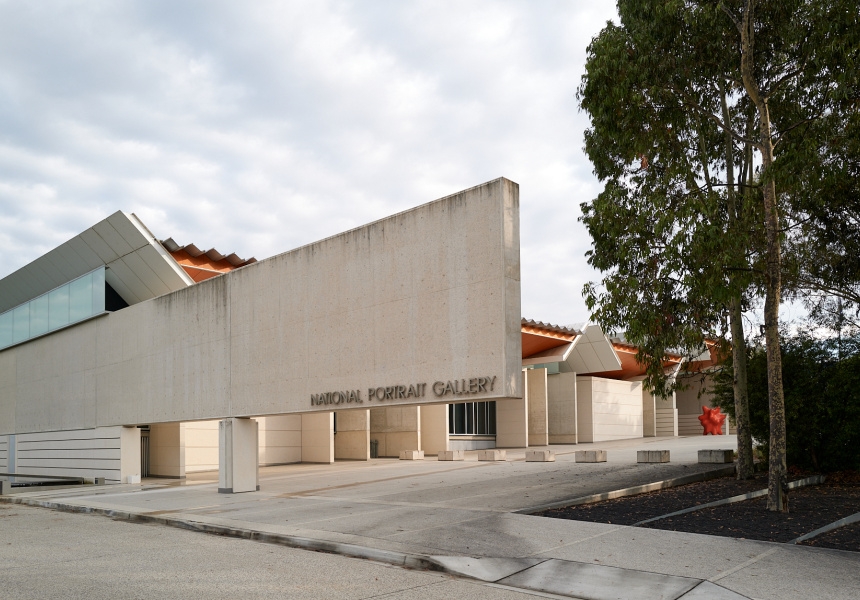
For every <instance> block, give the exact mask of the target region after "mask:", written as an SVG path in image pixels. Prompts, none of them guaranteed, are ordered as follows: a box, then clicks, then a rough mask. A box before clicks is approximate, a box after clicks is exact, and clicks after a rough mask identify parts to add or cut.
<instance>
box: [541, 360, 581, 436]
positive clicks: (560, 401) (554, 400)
mask: <svg viewBox="0 0 860 600" xmlns="http://www.w3.org/2000/svg"><path fill="white" fill-rule="evenodd" d="M546 390H547V393H546V396H547V398H546V403H547V404H546V411H547V422H548V426H549V427H548V429H549V433H548V435H547V437H548V438H549V443H550V444H575V443H576V442H577V441H578V440H577V438H576V417H577V414H576V373H556V374H554V375H548V376H547V378H546Z"/></svg>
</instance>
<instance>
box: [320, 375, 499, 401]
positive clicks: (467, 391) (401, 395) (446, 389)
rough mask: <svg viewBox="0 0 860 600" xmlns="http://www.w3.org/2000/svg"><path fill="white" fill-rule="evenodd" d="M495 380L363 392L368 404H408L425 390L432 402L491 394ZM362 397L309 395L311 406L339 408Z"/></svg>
mask: <svg viewBox="0 0 860 600" xmlns="http://www.w3.org/2000/svg"><path fill="white" fill-rule="evenodd" d="M496 379H497V377H496V376H495V375H494V376H492V377H471V378H469V379H453V380H448V381H434V382H433V384H432V385H429V386H428V384H427V383H426V382H425V383H413V384H409V385H390V386H385V387H370V388H367V396H366V398H367V400H368V402H372V401H378V402H384V401H386V400H408V399H409V398H416V399H417V398H427V397H428V395H427V390H428V388H429V390H430V393H432V394H433V395H434V396H435V397H436V398H440V399H444V398H446V397H449V396H451V397H454V396H469V395H473V394H484V393H487V392H492V391H493V388H495V386H496ZM364 400H365V396H363V395H362V393H361V390H346V391H337V392H323V393H320V394H311V406H323V405H329V404H334V405H340V404H362V403H363V402H364Z"/></svg>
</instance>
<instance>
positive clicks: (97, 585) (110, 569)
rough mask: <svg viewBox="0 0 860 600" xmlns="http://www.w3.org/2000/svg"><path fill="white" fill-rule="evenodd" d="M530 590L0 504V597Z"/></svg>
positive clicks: (498, 594)
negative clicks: (510, 588)
mask: <svg viewBox="0 0 860 600" xmlns="http://www.w3.org/2000/svg"><path fill="white" fill-rule="evenodd" d="M536 597H541V596H536V595H534V594H530V593H525V592H522V591H518V590H509V589H504V588H501V587H499V586H494V585H491V584H482V583H479V582H474V581H470V580H465V579H459V578H455V577H451V576H449V575H442V574H437V573H428V572H422V571H412V570H409V569H404V568H399V567H393V566H389V565H384V564H380V563H375V562H372V561H367V560H359V559H353V558H346V557H343V556H337V555H333V554H324V553H319V552H308V551H304V550H296V549H292V548H285V547H280V546H274V545H271V544H261V543H258V542H251V541H246V540H239V539H233V538H224V537H218V536H214V535H204V534H200V533H194V532H189V531H182V530H180V529H175V528H172V527H161V526H158V525H140V524H134V523H128V522H124V521H113V520H110V519H106V518H104V517H102V516H92V515H83V514H70V513H62V512H56V511H52V510H45V509H40V508H31V507H27V506H15V505H9V504H0V598H3V599H4V600H19V599H21V600H23V599H27V600H36V599H39V600H48V599H54V598H57V599H63V600H73V599H78V598H80V599H87V600H97V599H102V598H104V599H111V600H121V599H132V598H133V599H143V598H146V599H150V598H157V599H159V600H169V599H174V598H175V599H197V598H205V599H206V600H216V599H220V598H224V599H228V598H229V599H234V598H243V599H256V598H291V599H293V598H295V599H301V598H312V599H318V598H355V599H359V598H385V599H386V600H400V599H403V600H406V599H410V600H448V599H451V600H454V599H457V600H466V599H469V598H494V599H495V598H498V599H500V600H526V599H529V600H534V598H536Z"/></svg>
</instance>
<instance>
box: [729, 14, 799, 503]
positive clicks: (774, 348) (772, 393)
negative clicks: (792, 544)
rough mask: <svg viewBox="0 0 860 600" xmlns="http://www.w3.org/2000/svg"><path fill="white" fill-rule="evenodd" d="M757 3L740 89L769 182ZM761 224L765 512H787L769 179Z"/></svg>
mask: <svg viewBox="0 0 860 600" xmlns="http://www.w3.org/2000/svg"><path fill="white" fill-rule="evenodd" d="M754 8H755V0H747V2H746V10H745V11H744V19H743V26H742V27H741V76H742V77H743V82H744V88H745V89H746V92H747V94H748V95H749V97H750V100H752V102H753V104H754V105H755V107H756V111H757V112H758V118H759V145H758V146H759V151H760V152H761V156H762V169H763V171H764V174H765V177H770V168H771V165H772V164H773V138H772V135H771V129H770V112H769V111H768V106H767V98H765V97H763V96H762V94H761V91H760V89H759V85H758V82H757V81H756V79H755V65H754V57H753V48H754V47H755V44H754V38H755V31H754V28H755V25H754V19H753V12H754ZM762 191H763V192H764V193H763V195H764V215H765V216H764V219H765V231H766V235H767V267H766V271H765V300H764V328H765V344H766V347H767V395H768V404H769V408H770V457H769V461H768V462H769V471H768V485H767V488H768V494H767V508H768V510H771V511H780V512H788V488H787V482H786V475H787V471H788V469H787V465H786V460H785V397H784V394H783V388H782V354H781V353H780V347H779V304H780V292H781V289H780V288H781V279H780V271H781V256H780V245H779V212H778V211H779V207H778V206H777V196H776V185H775V184H774V181H773V179H768V180H765V182H764V189H763V190H762Z"/></svg>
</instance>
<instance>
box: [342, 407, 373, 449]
mask: <svg viewBox="0 0 860 600" xmlns="http://www.w3.org/2000/svg"><path fill="white" fill-rule="evenodd" d="M334 414H335V417H336V425H337V431H335V434H334V458H335V460H370V409H367V408H362V409H358V410H338V411H336V412H335V413H334Z"/></svg>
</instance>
